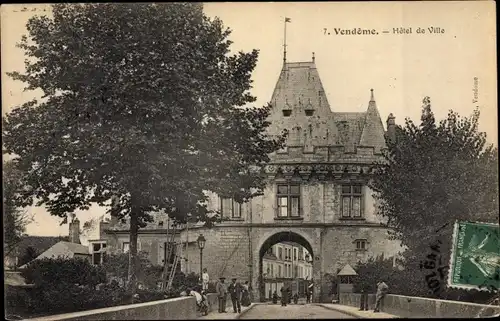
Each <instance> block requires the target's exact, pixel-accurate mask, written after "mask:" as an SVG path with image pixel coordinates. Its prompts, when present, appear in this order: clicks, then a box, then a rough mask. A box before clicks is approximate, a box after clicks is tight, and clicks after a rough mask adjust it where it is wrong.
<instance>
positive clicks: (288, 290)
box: [287, 286, 292, 304]
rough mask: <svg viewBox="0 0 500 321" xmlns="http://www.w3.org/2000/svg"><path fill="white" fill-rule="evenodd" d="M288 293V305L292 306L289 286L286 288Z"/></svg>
mask: <svg viewBox="0 0 500 321" xmlns="http://www.w3.org/2000/svg"><path fill="white" fill-rule="evenodd" d="M287 292H288V304H292V289H290V286H289V287H288V288H287Z"/></svg>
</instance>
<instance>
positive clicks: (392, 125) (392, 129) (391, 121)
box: [387, 113, 396, 143]
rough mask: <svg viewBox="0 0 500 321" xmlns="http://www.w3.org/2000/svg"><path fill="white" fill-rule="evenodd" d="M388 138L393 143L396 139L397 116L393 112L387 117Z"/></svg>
mask: <svg viewBox="0 0 500 321" xmlns="http://www.w3.org/2000/svg"><path fill="white" fill-rule="evenodd" d="M387 140H388V141H389V142H391V143H394V142H395V141H396V117H394V116H393V115H392V113H390V114H389V117H387Z"/></svg>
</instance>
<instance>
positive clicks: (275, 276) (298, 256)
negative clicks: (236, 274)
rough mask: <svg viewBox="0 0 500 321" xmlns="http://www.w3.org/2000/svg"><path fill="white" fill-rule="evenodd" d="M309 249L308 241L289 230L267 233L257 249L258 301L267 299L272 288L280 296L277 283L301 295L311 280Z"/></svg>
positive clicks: (310, 252) (310, 249) (310, 251)
mask: <svg viewBox="0 0 500 321" xmlns="http://www.w3.org/2000/svg"><path fill="white" fill-rule="evenodd" d="M313 255H314V254H313V250H312V246H311V244H309V242H308V241H307V240H306V239H305V238H304V237H302V236H301V235H299V234H297V233H294V232H292V231H286V232H279V233H276V234H273V235H272V236H270V237H269V238H268V239H267V240H266V241H265V242H264V243H263V244H262V246H261V248H260V250H259V275H258V280H259V282H258V286H259V297H260V301H261V302H265V301H269V300H271V297H272V295H273V293H274V291H276V292H277V294H278V296H280V297H281V293H280V290H281V287H282V286H285V287H288V288H290V290H291V292H292V295H293V294H295V293H297V295H298V296H299V297H300V298H305V295H306V290H307V287H308V286H309V285H310V284H312V263H313V257H314V256H313Z"/></svg>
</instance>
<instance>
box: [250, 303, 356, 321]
mask: <svg viewBox="0 0 500 321" xmlns="http://www.w3.org/2000/svg"><path fill="white" fill-rule="evenodd" d="M240 319H354V318H353V317H352V316H350V315H347V314H343V313H340V312H337V311H333V310H329V309H326V308H323V307H320V306H316V305H311V304H305V305H301V304H299V305H295V304H291V305H287V306H286V307H282V306H281V305H280V304H262V305H257V306H255V307H253V308H252V309H251V310H250V311H248V312H247V313H245V314H243V315H242V316H241V318H240Z"/></svg>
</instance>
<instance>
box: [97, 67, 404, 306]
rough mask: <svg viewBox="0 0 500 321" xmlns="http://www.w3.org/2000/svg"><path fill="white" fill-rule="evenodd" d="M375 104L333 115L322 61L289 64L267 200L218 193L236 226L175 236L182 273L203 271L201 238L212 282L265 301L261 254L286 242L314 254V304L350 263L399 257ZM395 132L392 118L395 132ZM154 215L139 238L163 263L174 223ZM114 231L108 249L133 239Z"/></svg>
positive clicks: (219, 204) (214, 203)
mask: <svg viewBox="0 0 500 321" xmlns="http://www.w3.org/2000/svg"><path fill="white" fill-rule="evenodd" d="M367 98H368V99H367V107H366V111H365V112H337V111H332V110H331V108H330V105H329V102H328V100H327V96H326V94H325V89H324V88H323V85H322V83H321V79H320V76H319V73H318V70H317V68H316V64H315V61H314V57H313V59H312V61H309V62H285V63H284V64H283V67H282V70H281V73H280V75H279V78H278V80H277V84H276V87H275V90H274V93H273V95H272V98H271V104H272V106H273V108H272V112H271V114H270V116H269V120H270V122H271V125H270V127H269V133H270V134H272V135H277V134H279V133H281V132H282V130H284V129H287V130H288V132H289V137H288V139H287V143H286V147H285V148H284V149H282V150H280V151H278V152H276V153H274V154H272V155H271V159H272V161H271V163H270V164H269V165H268V166H267V168H266V173H267V177H268V182H267V187H266V189H265V191H264V195H263V196H260V197H257V198H254V199H252V200H251V201H250V202H248V203H245V204H238V203H236V202H234V201H233V200H231V199H221V198H220V197H219V196H217V195H213V194H212V195H211V198H210V201H209V204H208V205H209V207H212V208H214V209H217V210H219V211H221V213H222V215H223V216H225V217H226V218H227V219H228V220H227V221H225V222H223V223H220V224H218V225H217V226H215V227H213V228H210V229H206V228H204V227H202V226H201V225H200V224H195V225H193V226H191V225H190V226H186V227H183V229H182V230H181V231H180V232H179V234H178V237H177V238H176V241H177V242H180V243H182V244H184V245H183V249H182V256H183V257H184V260H183V266H182V269H183V271H185V272H188V273H189V272H194V273H199V271H200V254H199V253H200V252H199V250H198V248H197V246H196V239H197V237H198V235H199V234H203V235H204V237H205V239H206V246H205V249H204V250H203V267H204V268H207V270H208V273H209V275H210V277H211V279H212V280H215V279H217V278H218V277H220V276H224V277H226V278H227V279H229V278H231V277H237V278H238V279H239V280H240V281H242V282H243V281H245V280H248V281H249V282H250V284H251V285H252V288H253V291H254V297H255V299H257V300H258V299H259V298H262V297H263V292H264V291H263V282H262V256H263V255H264V253H265V252H266V251H267V250H268V249H269V248H270V247H271V246H272V245H274V244H276V243H278V242H281V241H293V242H296V243H299V244H301V245H302V246H304V247H305V248H307V249H308V251H309V253H311V254H312V260H313V262H312V266H313V282H314V292H313V301H314V302H319V301H326V300H329V299H330V298H331V296H330V295H331V290H332V289H331V284H329V281H327V279H328V275H335V274H336V273H337V272H338V271H339V270H340V269H341V268H342V267H343V266H344V265H345V264H350V265H351V266H355V265H356V263H357V262H358V261H360V260H361V261H363V260H367V259H368V258H369V257H371V256H377V255H380V254H384V255H385V256H386V257H387V256H393V255H395V254H396V253H397V252H398V251H399V250H400V247H399V244H398V243H396V242H394V241H390V240H388V237H387V229H386V228H385V227H384V226H383V224H381V223H382V222H381V218H380V217H379V216H378V215H377V213H376V206H375V200H374V197H373V195H372V194H373V193H372V191H371V190H370V189H369V188H368V186H367V183H368V181H369V179H370V166H371V165H372V164H373V162H375V161H379V160H381V159H382V158H381V157H382V155H381V151H382V149H383V148H384V147H385V134H386V132H385V131H384V127H383V124H382V120H381V118H380V115H379V112H378V109H377V105H376V102H375V97H374V92H373V90H371V93H370V95H368V93H367ZM393 126H395V125H394V117H392V115H390V117H389V119H388V127H389V128H388V133H393V132H394V131H393ZM156 215H157V217H156V220H155V222H154V223H151V224H148V227H146V228H145V229H141V230H140V236H139V242H140V249H142V250H143V251H146V252H148V253H150V258H151V260H152V261H153V263H155V264H162V260H163V259H162V255H163V254H162V248H164V244H165V242H167V241H168V237H167V236H166V232H165V231H166V228H167V226H168V223H166V222H168V219H167V217H166V215H165V214H160V213H158V214H156ZM160 222H161V224H160ZM165 223H166V224H165ZM119 226H122V228H119ZM106 234H107V235H108V236H107V239H108V240H109V241H108V243H109V244H110V246H108V248H110V247H111V248H115V249H117V250H120V249H122V248H123V245H122V243H124V242H128V231H127V225H126V223H124V224H122V225H120V224H115V225H112V226H109V228H107V232H106Z"/></svg>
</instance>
